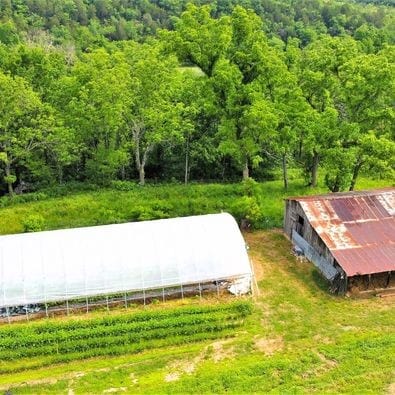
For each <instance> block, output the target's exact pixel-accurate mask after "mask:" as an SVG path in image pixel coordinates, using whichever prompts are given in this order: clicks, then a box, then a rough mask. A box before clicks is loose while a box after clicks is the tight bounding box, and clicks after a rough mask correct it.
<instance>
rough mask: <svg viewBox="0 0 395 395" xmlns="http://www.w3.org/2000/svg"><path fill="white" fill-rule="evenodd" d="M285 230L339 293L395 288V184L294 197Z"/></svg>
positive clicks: (287, 214)
mask: <svg viewBox="0 0 395 395" xmlns="http://www.w3.org/2000/svg"><path fill="white" fill-rule="evenodd" d="M284 230H285V233H286V235H287V236H288V237H289V238H290V239H291V240H292V242H293V244H294V245H296V246H297V247H298V249H299V250H300V251H302V252H303V254H304V255H305V256H306V257H307V258H308V259H309V260H310V261H311V262H313V263H314V264H315V265H316V266H317V268H318V269H319V270H320V271H321V273H322V274H323V276H324V277H325V278H327V279H328V280H329V281H330V282H331V290H332V291H333V292H336V293H340V294H342V293H345V292H347V291H355V292H361V291H362V292H363V291H367V290H381V289H388V288H393V287H395V273H394V272H395V188H384V189H380V190H370V191H359V192H345V193H334V194H327V195H319V196H303V197H291V198H288V199H286V211H285V218H284Z"/></svg>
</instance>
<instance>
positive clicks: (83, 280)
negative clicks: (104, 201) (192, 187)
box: [0, 213, 252, 319]
mask: <svg viewBox="0 0 395 395" xmlns="http://www.w3.org/2000/svg"><path fill="white" fill-rule="evenodd" d="M251 276H252V271H251V266H250V262H249V258H248V255H247V252H246V247H245V242H244V239H243V236H242V235H241V233H240V230H239V228H238V225H237V223H236V221H235V220H234V218H233V217H232V216H231V215H229V214H225V213H223V214H212V215H202V216H193V217H184V218H173V219H164V220H156V221H146V222H139V223H126V224H116V225H105V226H94V227H86V228H76V229H64V230H55V231H46V232H37V233H30V234H18V235H7V236H1V237H0V288H1V294H0V316H3V318H4V319H7V318H9V317H10V316H18V315H21V314H24V313H26V315H29V314H30V313H36V312H37V311H36V310H37V309H38V310H40V311H41V312H43V311H45V313H46V314H48V310H49V311H51V309H55V308H58V309H59V308H60V307H62V308H65V309H66V310H67V312H68V311H69V308H72V307H73V306H77V308H83V309H85V308H86V310H89V308H90V305H91V306H92V305H94V304H97V303H102V302H103V301H104V303H107V305H108V304H109V303H110V302H113V301H116V302H117V303H125V304H127V303H128V302H130V301H131V300H137V299H139V300H143V301H144V302H145V301H147V300H148V299H152V298H160V299H166V298H167V297H174V295H178V296H180V297H183V296H184V295H185V294H188V293H191V292H192V293H195V294H196V293H197V294H200V295H201V293H202V292H203V291H204V290H208V291H214V292H218V291H219V290H220V289H226V290H228V291H230V292H231V293H233V294H239V293H246V292H249V291H250V285H251Z"/></svg>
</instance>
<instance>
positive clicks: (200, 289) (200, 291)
mask: <svg viewBox="0 0 395 395" xmlns="http://www.w3.org/2000/svg"><path fill="white" fill-rule="evenodd" d="M199 296H200V299H202V287H201V285H200V282H199Z"/></svg>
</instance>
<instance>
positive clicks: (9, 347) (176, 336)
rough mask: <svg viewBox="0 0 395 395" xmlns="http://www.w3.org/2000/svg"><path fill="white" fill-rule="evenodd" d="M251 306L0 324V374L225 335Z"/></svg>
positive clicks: (203, 307) (206, 307) (177, 309)
mask: <svg viewBox="0 0 395 395" xmlns="http://www.w3.org/2000/svg"><path fill="white" fill-rule="evenodd" d="M251 311H252V306H251V304H250V302H247V301H238V302H233V303H228V304H220V305H214V306H189V307H181V308H176V309H169V310H161V311H144V312H139V313H133V314H130V313H129V314H122V315H115V316H106V317H103V318H95V319H84V320H76V319H73V320H68V321H55V320H54V321H41V322H34V323H29V324H17V325H8V326H3V327H0V373H10V371H11V370H12V371H15V370H23V369H25V368H28V367H38V366H46V365H50V364H53V363H59V362H67V361H72V360H76V359H84V358H90V357H95V356H103V355H119V354H125V353H137V352H141V351H144V350H146V349H152V348H157V347H164V346H171V345H177V344H182V343H191V342H197V341H201V340H206V339H213V338H218V337H225V336H230V335H232V334H233V333H234V329H235V328H237V327H239V326H241V325H242V324H243V321H244V319H245V317H246V316H247V315H249V314H250V313H251ZM32 360H35V361H36V362H35V363H32V362H33V361H32ZM24 361H25V362H26V363H25V364H24V363H23V362H24ZM12 362H14V364H12ZM15 362H17V365H15ZM16 366H17V367H16Z"/></svg>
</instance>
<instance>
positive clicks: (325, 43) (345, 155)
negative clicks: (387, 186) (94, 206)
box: [0, 0, 395, 195]
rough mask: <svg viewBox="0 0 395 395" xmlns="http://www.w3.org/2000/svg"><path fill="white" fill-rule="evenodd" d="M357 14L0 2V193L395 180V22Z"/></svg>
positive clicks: (304, 6)
mask: <svg viewBox="0 0 395 395" xmlns="http://www.w3.org/2000/svg"><path fill="white" fill-rule="evenodd" d="M187 3H188V4H187ZM204 3H210V5H208V4H204ZM360 3H366V1H360V2H359V3H352V2H341V1H333V2H330V3H328V2H323V1H321V0H303V1H292V2H289V1H285V0H278V1H275V0H262V1H255V0H244V1H243V0H242V1H231V0H228V1H221V0H218V1H215V2H205V1H192V2H187V1H184V0H181V1H172V0H163V1H148V0H140V1H133V2H132V1H127V0H114V1H109V0H97V1H93V0H57V1H44V0H28V1H21V0H0V98H1V99H0V194H5V193H8V194H10V195H13V194H14V193H15V192H23V191H27V190H29V191H33V190H40V189H41V188H43V187H48V186H51V185H55V184H57V183H65V182H74V181H78V182H86V181H88V182H90V183H95V184H99V185H109V184H110V183H111V182H112V181H114V180H136V181H139V182H140V183H141V184H144V182H145V180H146V178H148V179H150V180H151V179H152V180H155V181H161V180H178V181H182V182H188V181H189V180H219V181H227V180H237V179H241V178H242V177H244V178H247V177H249V176H252V177H254V178H256V179H260V180H265V179H273V178H276V177H279V176H280V175H282V176H281V177H282V179H283V183H284V187H285V188H287V186H288V169H289V168H292V169H300V170H301V171H302V172H303V174H304V175H305V178H306V183H307V184H310V185H312V186H316V184H317V179H318V176H319V175H321V174H322V175H323V177H324V179H325V183H326V185H327V187H328V188H329V189H330V190H332V191H339V190H344V189H353V188H354V186H355V183H356V180H357V178H358V177H359V175H360V174H364V175H373V176H375V177H382V178H388V179H391V178H392V179H393V177H394V161H395V159H394V158H395V140H394V138H395V128H394V107H393V104H394V100H395V97H394V92H395V83H394V80H395V78H394V76H395V69H394V67H395V66H394V64H395V62H394V60H395V51H394V48H395V47H394V43H395V31H394V26H395V23H394V22H395V18H394V16H395V12H394V8H393V7H392V6H391V2H390V1H387V2H376V3H386V4H388V5H376V4H375V5H372V4H369V5H365V4H360Z"/></svg>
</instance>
